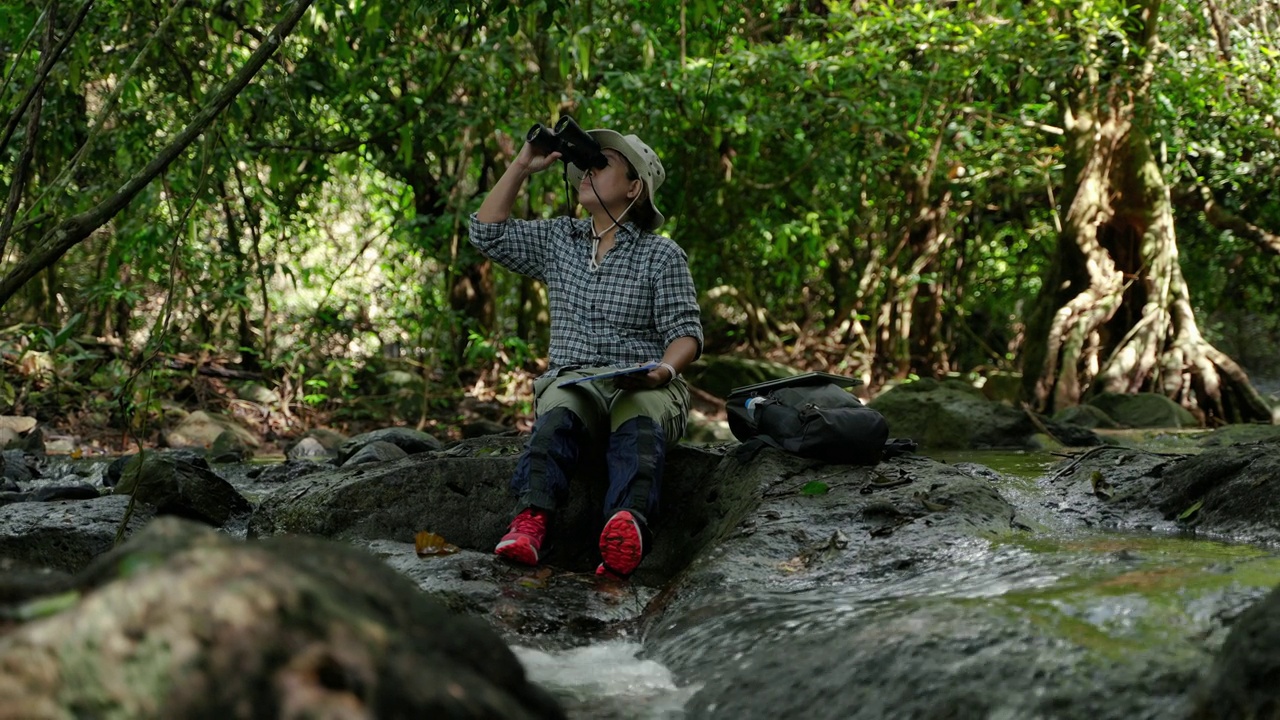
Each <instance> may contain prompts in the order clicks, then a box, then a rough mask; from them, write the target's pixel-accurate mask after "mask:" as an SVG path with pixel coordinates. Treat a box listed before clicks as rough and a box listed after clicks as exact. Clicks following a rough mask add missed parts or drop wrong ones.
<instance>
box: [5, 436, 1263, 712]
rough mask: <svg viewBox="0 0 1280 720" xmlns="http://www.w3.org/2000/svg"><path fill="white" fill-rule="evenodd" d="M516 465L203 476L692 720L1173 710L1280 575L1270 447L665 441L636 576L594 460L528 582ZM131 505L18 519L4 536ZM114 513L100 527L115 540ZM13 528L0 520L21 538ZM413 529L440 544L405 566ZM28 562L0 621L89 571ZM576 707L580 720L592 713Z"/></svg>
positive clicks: (509, 447)
mask: <svg viewBox="0 0 1280 720" xmlns="http://www.w3.org/2000/svg"><path fill="white" fill-rule="evenodd" d="M372 442H377V441H376V440H370V441H369V442H365V443H363V444H362V445H361V447H367V446H369V444H370V443H372ZM522 446H523V438H512V437H486V438H478V439H474V440H467V441H463V442H460V443H455V444H452V445H450V446H449V447H448V448H447V449H441V450H435V451H420V452H417V453H414V454H409V455H408V456H407V457H403V458H400V459H394V460H387V461H383V462H373V463H369V464H361V465H358V466H354V467H336V466H335V465H333V464H332V463H318V462H314V461H291V462H288V463H280V464H276V465H267V466H261V465H254V466H246V465H228V466H219V468H218V473H219V474H222V475H223V476H224V477H226V478H227V479H228V480H229V481H230V484H231V485H232V486H233V487H234V488H235V489H237V490H239V493H240V495H243V496H246V497H248V498H249V499H251V500H252V501H253V503H254V505H255V507H254V511H253V515H252V519H251V521H250V523H249V529H248V532H249V534H250V536H252V538H254V539H253V540H252V541H251V542H249V543H248V545H247V547H253V546H254V545H255V544H256V543H259V542H265V543H273V542H277V541H284V536H286V535H291V534H297V533H303V534H309V535H319V536H325V537H331V538H337V539H340V540H343V541H346V542H347V543H349V544H355V545H357V546H359V547H362V548H365V549H368V550H369V551H371V552H372V555H371V556H366V560H369V561H371V562H374V563H375V564H378V565H385V566H388V567H390V568H391V569H392V570H393V571H394V573H395V574H397V576H398V577H402V578H408V582H409V583H410V584H411V585H412V586H415V587H416V588H417V592H418V593H420V594H421V595H423V596H425V597H428V598H431V599H432V600H433V601H435V602H438V603H440V605H441V606H442V607H444V608H447V609H448V611H449V612H451V613H454V614H456V615H459V616H471V617H473V618H478V619H482V620H483V621H484V623H485V624H486V625H487V626H488V627H490V628H494V629H496V630H497V631H498V632H499V633H500V634H501V635H502V636H503V637H504V638H505V639H506V640H507V642H510V643H516V644H519V645H521V646H532V647H537V648H540V649H541V650H540V652H541V651H547V652H552V653H554V652H558V650H557V649H558V648H559V649H566V648H576V647H579V646H583V645H585V644H594V643H600V642H609V641H612V640H613V639H616V638H618V637H628V638H635V639H637V640H639V641H641V642H642V643H643V647H644V655H645V658H647V661H650V662H652V661H654V660H657V661H659V662H661V663H662V665H663V666H665V667H667V668H670V670H671V671H672V672H673V673H674V676H675V678H677V680H678V682H679V683H680V684H681V685H682V686H684V687H685V688H688V690H687V691H682V692H684V693H685V694H684V695H683V696H682V699H681V704H682V707H683V710H682V712H683V714H684V716H685V717H692V718H702V717H708V718H715V717H799V716H804V717H818V718H884V717H902V718H917V717H918V718H936V717H974V718H1023V717H1027V718H1031V717H1045V718H1048V717H1054V718H1088V719H1089V720H1098V719H1101V718H1116V719H1117V720H1119V718H1147V717H1149V718H1156V717H1161V718H1163V717H1179V716H1185V715H1186V714H1187V713H1188V712H1190V711H1191V708H1192V705H1193V701H1194V700H1195V698H1193V694H1192V692H1191V690H1190V689H1191V688H1194V687H1197V685H1198V683H1200V682H1201V681H1202V680H1206V678H1207V677H1208V676H1207V674H1206V671H1207V668H1208V667H1210V665H1211V664H1212V663H1213V661H1214V658H1215V657H1216V656H1217V654H1218V652H1219V647H1220V646H1221V645H1222V642H1223V640H1224V639H1225V638H1226V637H1227V636H1228V632H1230V631H1231V630H1232V627H1233V623H1235V622H1236V619H1237V618H1240V617H1241V616H1242V613H1244V612H1245V610H1246V609H1247V608H1249V607H1250V606H1251V605H1253V604H1254V603H1255V602H1257V601H1258V600H1259V599H1261V598H1262V597H1263V596H1264V595H1265V594H1266V592H1267V591H1268V590H1269V589H1270V586H1271V585H1272V584H1274V582H1275V578H1276V577H1280V558H1277V557H1275V556H1274V553H1272V552H1271V551H1270V550H1268V549H1267V548H1269V547H1272V543H1274V542H1275V539H1274V538H1275V533H1276V528H1278V527H1280V521H1277V520H1276V518H1274V517H1273V514H1272V513H1271V512H1270V510H1269V509H1268V508H1270V507H1274V506H1275V505H1276V503H1275V502H1273V499H1272V498H1271V497H1270V493H1271V492H1272V488H1271V483H1272V481H1271V480H1270V478H1271V477H1273V476H1277V475H1280V474H1278V473H1276V472H1275V471H1276V470H1277V469H1280V468H1278V467H1277V466H1276V464H1275V463H1276V461H1277V451H1280V443H1245V444H1236V445H1230V446H1221V447H1213V446H1208V447H1203V448H1202V447H1198V446H1197V444H1196V439H1195V438H1188V439H1187V440H1186V441H1185V442H1183V444H1182V448H1183V449H1181V450H1178V451H1176V452H1151V451H1148V450H1142V449H1138V448H1133V447H1124V446H1106V447H1096V448H1092V449H1089V450H1077V451H1074V452H1072V453H1070V455H1069V457H1065V458H1063V459H1062V460H1061V461H1060V462H1059V463H1058V464H1057V465H1055V466H1053V467H1051V468H1049V469H1048V470H1046V471H1044V472H1043V473H1042V474H1041V475H1040V476H1039V477H1038V479H1034V480H1033V479H1026V478H1019V477H1014V476H1010V475H1007V474H1004V473H1002V472H1000V471H998V470H996V469H994V468H993V467H992V466H988V465H986V464H983V462H981V461H979V462H973V461H961V462H955V463H946V462H939V461H936V460H933V459H930V458H929V457H927V456H925V455H918V456H910V455H908V456H903V457H899V458H895V459H893V460H891V461H887V462H882V463H881V464H879V465H878V466H875V467H869V468H868V467H851V466H831V465H824V464H821V463H818V462H815V461H810V460H805V459H801V458H796V457H792V456H789V455H785V454H783V453H780V452H778V451H775V450H772V449H764V450H762V451H761V452H759V453H758V454H757V455H756V456H755V457H754V458H752V459H750V460H749V461H744V460H742V459H740V458H738V457H736V456H735V454H734V453H733V452H732V449H733V448H734V445H727V446H719V447H689V446H679V447H677V448H674V449H673V450H672V452H671V453H670V455H669V457H668V461H669V462H668V467H667V479H666V482H665V483H664V496H663V511H662V513H661V514H660V515H659V517H658V519H657V521H656V522H655V524H654V530H655V536H656V542H655V544H654V546H653V552H652V553H651V554H650V555H649V556H648V557H646V559H645V562H644V563H643V564H642V565H641V569H640V571H639V572H638V573H637V575H636V576H635V577H634V578H633V579H632V580H631V581H630V582H627V583H618V582H613V581H607V580H601V579H599V578H597V577H595V576H594V574H593V572H592V571H593V570H594V568H595V564H596V562H598V555H597V551H596V548H595V540H596V536H597V535H598V531H599V527H600V524H601V523H602V522H603V517H602V516H601V513H600V511H599V506H600V504H601V502H602V501H603V493H604V483H603V481H602V480H601V479H600V478H601V475H600V471H601V470H602V465H600V464H599V463H600V462H601V461H600V458H588V459H586V461H585V463H584V467H583V472H582V473H581V474H580V476H579V477H576V478H574V479H573V486H572V492H571V497H572V498H573V501H572V503H571V505H570V507H568V508H567V509H566V510H565V511H564V512H562V513H560V514H559V516H558V517H557V522H556V523H555V524H554V525H553V526H552V532H551V536H550V541H549V545H548V547H547V548H546V549H547V553H546V563H545V564H544V565H543V566H542V567H539V568H524V567H517V566H513V565H509V564H506V563H503V562H500V561H498V560H496V559H495V558H494V557H493V556H492V554H491V552H492V546H493V543H494V542H495V541H496V539H497V538H498V537H500V536H501V534H502V532H503V531H504V530H505V528H506V524H507V522H508V521H509V519H510V514H511V510H512V501H511V499H510V497H509V496H508V494H507V480H508V478H509V476H510V473H511V471H512V469H513V468H514V465H515V462H516V458H517V455H518V453H519V451H520V449H521V448H522ZM397 447H399V446H397ZM401 449H402V450H403V448H401ZM355 452H359V448H356V449H355ZM44 471H45V472H46V474H47V475H49V476H50V477H56V478H58V480H57V481H56V482H63V481H64V480H66V479H67V478H70V477H72V476H71V475H69V474H68V473H66V472H65V471H63V470H62V469H60V468H59V467H58V466H56V464H55V465H54V466H53V467H45V468H44ZM104 471H105V468H104ZM102 474H103V473H99V474H98V475H99V476H101V475H102ZM42 482H46V481H42ZM47 482H49V483H53V482H55V481H54V480H49V481H47ZM103 482H104V484H105V480H104V481H103ZM33 487H34V486H31V485H26V486H24V487H23V488H22V492H30V491H31V489H32V488H33ZM125 499H126V498H122V497H120V496H107V497H105V498H102V499H101V500H87V501H64V502H50V503H30V502H23V503H16V504H13V505H9V506H6V507H0V517H3V515H2V513H3V512H5V511H7V510H9V509H11V508H17V507H20V506H30V507H32V508H43V509H44V511H45V514H48V513H49V512H50V511H51V509H55V508H57V509H59V510H58V512H64V513H65V512H68V511H70V512H75V513H80V512H90V509H89V508H88V507H81V506H78V505H74V503H76V502H81V503H103V502H108V503H109V502H115V503H117V504H118V503H119V502H120V501H121V500H125ZM102 507H104V508H105V507H106V506H105V505H104V506H102ZM1192 507H1194V508H1195V509H1194V511H1191V512H1188V510H1190V509H1191V508H1192ZM62 508H69V509H70V510H62ZM122 510H123V507H122V506H121V507H112V508H110V512H108V513H106V514H108V515H109V514H111V513H115V516H114V518H113V519H114V520H115V521H117V522H118V519H119V517H120V515H119V513H120V512H122ZM85 517H88V516H87V515H86V516H85ZM135 522H136V520H135ZM13 528H14V526H12V525H6V524H5V523H4V521H0V533H9V534H10V535H12V536H14V537H18V536H20V535H21V533H20V532H19V531H18V530H16V529H13ZM63 531H65V529H64V530H63ZM114 531H115V527H114V525H112V526H111V530H110V532H111V533H112V534H114ZM419 531H430V532H432V533H436V534H438V535H439V536H440V537H441V538H443V540H444V541H445V542H446V545H445V546H444V548H443V549H439V548H437V549H435V550H431V551H430V552H429V554H426V555H424V556H419V555H418V554H417V553H416V552H415V549H414V546H413V539H414V535H415V534H416V533H417V532H419ZM131 532H135V533H136V532H137V529H136V527H135V528H134V529H133V530H132V531H131ZM232 532H234V530H232ZM225 534H226V533H223V534H221V535H215V536H216V537H220V538H223V539H225ZM1197 535H1198V536H1199V537H1201V538H1236V539H1243V540H1246V541H1249V542H1253V543H1256V544H1258V545H1259V546H1260V547H1261V549H1253V548H1250V547H1248V546H1222V545H1219V544H1217V543H1213V542H1208V541H1205V540H1197V539H1195V536H1197ZM60 537H65V536H60ZM20 547H21V542H14V543H10V544H9V545H6V544H5V541H4V540H3V536H2V535H0V558H3V557H5V556H11V557H16V558H17V559H20V560H23V562H22V563H21V567H22V568H24V569H23V570H22V572H21V573H19V574H15V576H14V577H18V576H19V575H20V576H21V577H22V578H25V580H24V582H26V584H25V585H21V584H18V583H16V581H15V589H12V590H11V591H9V595H7V596H6V594H5V593H6V590H5V585H4V583H2V582H0V603H3V602H5V601H4V600H3V598H5V597H18V596H24V593H27V594H31V593H33V592H34V593H41V592H43V593H46V594H47V593H49V592H51V591H52V590H51V589H52V588H57V587H64V586H65V583H67V582H68V580H67V579H66V578H67V574H68V573H72V572H76V571H78V570H80V569H81V568H83V566H84V562H85V561H84V560H77V561H76V562H70V563H65V564H63V565H60V566H58V567H60V568H61V569H62V570H63V572H62V573H48V572H46V571H43V570H42V568H49V567H54V566H53V565H52V564H51V563H49V562H47V559H46V557H45V555H42V554H41V553H28V554H26V555H13V554H12V553H11V551H13V552H17V550H16V549H17V548H20ZM41 552H42V553H45V554H48V553H56V552H57V550H55V549H51V548H50V546H48V545H47V544H46V546H45V548H44V549H43V550H42V551H41ZM184 552H185V551H184ZM1171 555H1176V557H1177V558H1179V559H1177V560H1176V561H1174V562H1172V563H1171V561H1170V557H1171ZM68 557H70V556H68ZM76 557H78V558H83V557H84V553H81V554H80V555H77V556H76ZM0 567H3V566H0ZM15 567H16V566H15ZM83 577H84V575H83V574H81V575H77V576H75V578H76V581H77V582H83ZM111 582H114V580H113V581H111ZM94 587H97V585H95V586H94ZM24 588H25V589H24ZM32 588H34V590H33V589H32ZM41 588H43V590H41ZM24 622H28V621H24ZM19 627H21V625H20V626H19ZM279 637H281V636H279V635H271V634H265V635H264V641H266V640H270V641H271V642H274V641H275V639H278V638H279ZM1223 652H1224V657H1225V652H1226V651H1225V650H1224V651H1223ZM543 657H544V658H545V661H544V662H543V663H542V667H543V668H544V671H545V668H547V667H554V665H555V658H554V656H543ZM1219 662H1220V663H1221V662H1226V661H1225V660H1220V661H1219ZM379 672H383V670H379ZM386 672H391V671H390V670H386ZM1223 672H1224V673H1225V672H1226V671H1223ZM1224 676H1225V675H1224ZM1206 681H1207V680H1206ZM552 685H553V686H554V685H555V683H552ZM1230 692H1233V693H1237V694H1238V692H1237V691H1236V690H1231V691H1230ZM1258 692H1259V693H1263V694H1265V692H1266V691H1265V690H1259V691H1258ZM566 700H567V701H568V702H567V705H568V706H569V707H570V708H573V713H574V715H573V716H574V717H582V718H587V717H595V715H593V709H594V710H597V711H598V710H599V708H600V707H601V706H600V705H599V704H596V703H593V702H592V701H591V700H590V699H589V698H586V699H584V698H581V697H574V698H566ZM615 705H618V704H617V703H614V704H611V705H610V707H614V706H615ZM620 706H621V707H625V706H626V703H621V704H620ZM610 712H613V711H610ZM608 716H609V717H636V716H639V717H644V716H645V713H644V712H643V711H642V710H635V713H634V714H633V715H628V714H627V713H625V712H621V714H618V713H615V714H612V715H608ZM1203 717H1231V715H1222V714H1219V715H1204V716H1203Z"/></svg>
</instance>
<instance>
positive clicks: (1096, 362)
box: [1025, 0, 1271, 423]
mask: <svg viewBox="0 0 1280 720" xmlns="http://www.w3.org/2000/svg"><path fill="white" fill-rule="evenodd" d="M1133 10H1134V11H1135V12H1134V13H1133V14H1132V15H1131V18H1141V20H1137V21H1135V24H1134V25H1132V26H1130V28H1129V31H1130V35H1131V38H1130V39H1131V40H1132V41H1133V44H1134V45H1136V46H1139V47H1144V48H1146V49H1147V52H1146V53H1145V54H1144V53H1134V54H1133V55H1134V56H1139V57H1138V59H1137V61H1136V63H1137V65H1135V66H1133V67H1129V66H1127V65H1125V64H1121V63H1119V62H1112V64H1111V65H1110V66H1107V65H1106V63H1108V62H1109V60H1108V57H1115V56H1114V55H1111V56H1107V57H1103V56H1102V55H1101V52H1106V50H1107V48H1103V49H1102V50H1101V51H1100V54H1099V57H1098V58H1097V59H1098V62H1097V63H1096V64H1095V66H1094V67H1095V70H1093V71H1083V72H1082V75H1083V76H1084V77H1086V78H1087V79H1088V82H1087V83H1086V84H1085V85H1084V86H1083V87H1082V88H1080V89H1079V90H1078V92H1077V93H1076V94H1075V95H1073V96H1070V97H1069V98H1068V99H1067V100H1066V103H1065V108H1064V117H1065V122H1064V127H1065V128H1066V141H1067V143H1066V148H1067V149H1066V153H1067V157H1066V178H1067V183H1068V187H1067V192H1065V193H1064V195H1063V197H1064V198H1065V199H1066V202H1067V212H1066V217H1065V220H1064V223H1063V230H1062V234H1061V236H1060V238H1059V244H1058V252H1057V256H1056V257H1055V258H1054V260H1053V262H1052V263H1051V266H1050V268H1049V271H1048V274H1047V276H1046V282H1045V284H1044V288H1043V290H1042V292H1041V296H1040V298H1039V299H1038V302H1037V309H1038V312H1037V313H1036V314H1035V315H1034V316H1033V317H1032V318H1031V321H1030V326H1029V329H1028V338H1029V340H1028V344H1029V347H1028V353H1027V355H1026V357H1025V370H1026V375H1027V378H1028V383H1029V385H1030V388H1029V389H1030V390H1031V391H1032V393H1033V396H1034V399H1035V401H1036V404H1037V406H1038V408H1039V409H1040V410H1042V411H1045V412H1051V411H1053V410H1055V409H1060V408H1064V407H1069V406H1071V405H1076V404H1079V403H1080V402H1081V401H1082V400H1083V399H1085V398H1086V397H1087V396H1088V395H1090V394H1095V393H1099V392H1121V393H1133V392H1139V391H1146V392H1159V393H1163V394H1165V395H1167V396H1168V397H1170V398H1172V399H1173V400H1175V401H1177V402H1179V403H1180V404H1182V405H1184V406H1186V407H1188V408H1189V409H1192V410H1198V411H1200V412H1201V414H1202V416H1203V418H1204V419H1205V421H1206V422H1209V423H1223V422H1246V421H1263V422H1270V421H1271V412H1270V410H1269V408H1268V407H1267V405H1266V403H1265V402H1264V401H1263V400H1262V398H1261V397H1260V396H1259V395H1258V393H1257V391H1256V390H1254V388H1253V387H1252V385H1250V383H1249V380H1248V378H1247V377H1246V376H1245V373H1244V371H1243V370H1241V368H1240V367H1239V366H1238V365H1237V364H1236V363H1235V362H1234V361H1232V360H1231V358H1229V357H1227V356H1226V355H1225V354H1223V353H1222V352H1220V351H1219V350H1217V349H1216V348H1214V347H1213V346H1212V345H1210V344H1209V343H1208V342H1207V341H1206V340H1205V339H1204V338H1203V337H1202V336H1201V335H1200V330H1199V327H1198V326H1197V324H1196V320H1195V316H1194V314H1193V313H1192V309H1191V300H1190V294H1189V292H1188V289H1187V285H1186V281H1185V280H1184V278H1183V276H1182V270H1181V268H1180V267H1179V265H1178V246H1177V241H1176V233H1175V230H1174V225H1173V210H1172V203H1171V201H1170V195H1169V189H1168V187H1167V186H1166V185H1165V181H1164V177H1163V175H1162V173H1161V170H1160V166H1159V163H1158V162H1157V161H1156V159H1155V157H1154V155H1153V153H1152V152H1151V143H1150V140H1149V138H1148V136H1147V135H1146V133H1145V131H1144V130H1143V129H1142V128H1141V127H1140V126H1139V125H1138V123H1139V121H1140V120H1139V119H1140V118H1142V117H1145V116H1146V113H1145V112H1143V111H1144V110H1145V104H1146V103H1149V96H1148V79H1149V78H1150V72H1151V66H1150V63H1149V62H1148V61H1147V60H1145V59H1144V57H1143V56H1145V57H1147V58H1149V57H1150V55H1151V53H1152V52H1153V49H1154V47H1155V46H1156V38H1155V26H1156V23H1157V22H1158V10H1159V0H1144V2H1142V3H1140V7H1135V8H1133ZM1095 50H1097V48H1095ZM1099 67H1101V68H1104V69H1105V70H1106V71H1107V72H1108V73H1109V74H1110V76H1111V77H1110V80H1109V81H1103V80H1100V79H1099V73H1098V71H1097V69H1096V68H1099ZM1126 78H1127V79H1126Z"/></svg>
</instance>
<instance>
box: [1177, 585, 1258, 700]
mask: <svg viewBox="0 0 1280 720" xmlns="http://www.w3.org/2000/svg"><path fill="white" fill-rule="evenodd" d="M1277 677H1280V588H1277V589H1275V590H1273V591H1272V592H1271V593H1270V594H1269V595H1267V596H1266V597H1265V598H1263V599H1262V600H1261V601H1259V602H1258V603H1256V604H1255V605H1253V606H1252V607H1250V608H1249V609H1248V610H1246V611H1245V612H1244V613H1243V614H1242V615H1241V616H1240V617H1239V618H1238V619H1237V620H1236V622H1235V624H1234V625H1233V627H1232V628H1231V633H1230V634H1229V635H1228V636H1227V639H1226V641H1225V642H1224V643H1223V644H1222V649H1221V650H1220V651H1219V652H1218V656H1217V657H1216V658H1215V659H1214V663H1213V667H1212V668H1210V670H1209V672H1208V674H1207V675H1206V677H1205V679H1204V682H1202V683H1201V684H1200V687H1199V688H1197V690H1196V692H1195V694H1194V700H1193V705H1192V710H1191V713H1190V715H1189V716H1188V720H1239V719H1240V718H1257V719H1258V720H1262V719H1263V718H1275V717H1277V708H1280V685H1277V684H1276V678H1277Z"/></svg>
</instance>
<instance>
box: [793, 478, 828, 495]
mask: <svg viewBox="0 0 1280 720" xmlns="http://www.w3.org/2000/svg"><path fill="white" fill-rule="evenodd" d="M829 490H831V488H830V487H829V486H828V485H827V484H826V483H824V482H818V481H817V480H812V481H810V482H807V483H805V484H804V487H802V488H800V494H801V495H826V494H827V492H828V491H829Z"/></svg>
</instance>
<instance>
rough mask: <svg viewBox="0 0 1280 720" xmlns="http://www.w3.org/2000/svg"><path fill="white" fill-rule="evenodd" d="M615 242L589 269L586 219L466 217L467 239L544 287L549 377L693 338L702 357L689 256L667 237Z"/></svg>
mask: <svg viewBox="0 0 1280 720" xmlns="http://www.w3.org/2000/svg"><path fill="white" fill-rule="evenodd" d="M615 239H616V244H615V245H614V246H613V248H611V249H610V250H609V253H608V254H607V255H606V256H605V258H604V262H603V263H601V265H600V268H599V269H598V270H595V271H592V270H591V269H590V267H589V264H590V262H591V221H590V220H585V219H584V220H576V219H574V218H569V217H560V218H555V219H553V220H507V221H506V222H500V223H484V222H480V221H479V220H478V219H476V216H475V214H472V215H471V244H472V245H475V246H476V248H477V249H479V250H480V252H482V253H484V255H485V256H486V257H488V258H490V259H491V260H493V261H495V262H497V263H499V264H501V265H503V266H504V267H506V268H508V269H510V270H514V271H515V272H518V273H521V274H524V275H528V276H529V277H532V278H534V279H536V280H541V281H543V282H544V283H546V284H547V298H548V300H549V301H550V303H551V351H550V355H551V367H550V369H549V370H548V373H549V374H554V373H558V372H559V371H560V370H564V369H567V368H575V367H599V366H606V365H634V364H636V363H642V362H648V361H650V360H660V359H662V354H663V352H665V350H666V348H667V345H670V344H671V342H672V341H673V340H675V339H677V338H681V337H692V338H694V339H695V340H697V341H698V354H699V355H701V354H702V321H701V319H700V317H699V314H698V298H697V293H696V292H695V291H694V288H693V278H692V276H690V275H689V265H688V258H687V256H686V255H685V253H684V250H681V249H680V246H679V245H676V244H675V243H674V242H672V241H671V240H670V239H668V238H665V237H662V236H661V235H655V234H653V233H642V232H640V230H638V229H637V228H636V226H635V225H633V224H631V223H626V224H624V225H623V226H622V227H620V228H618V231H617V235H616V237H615Z"/></svg>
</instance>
